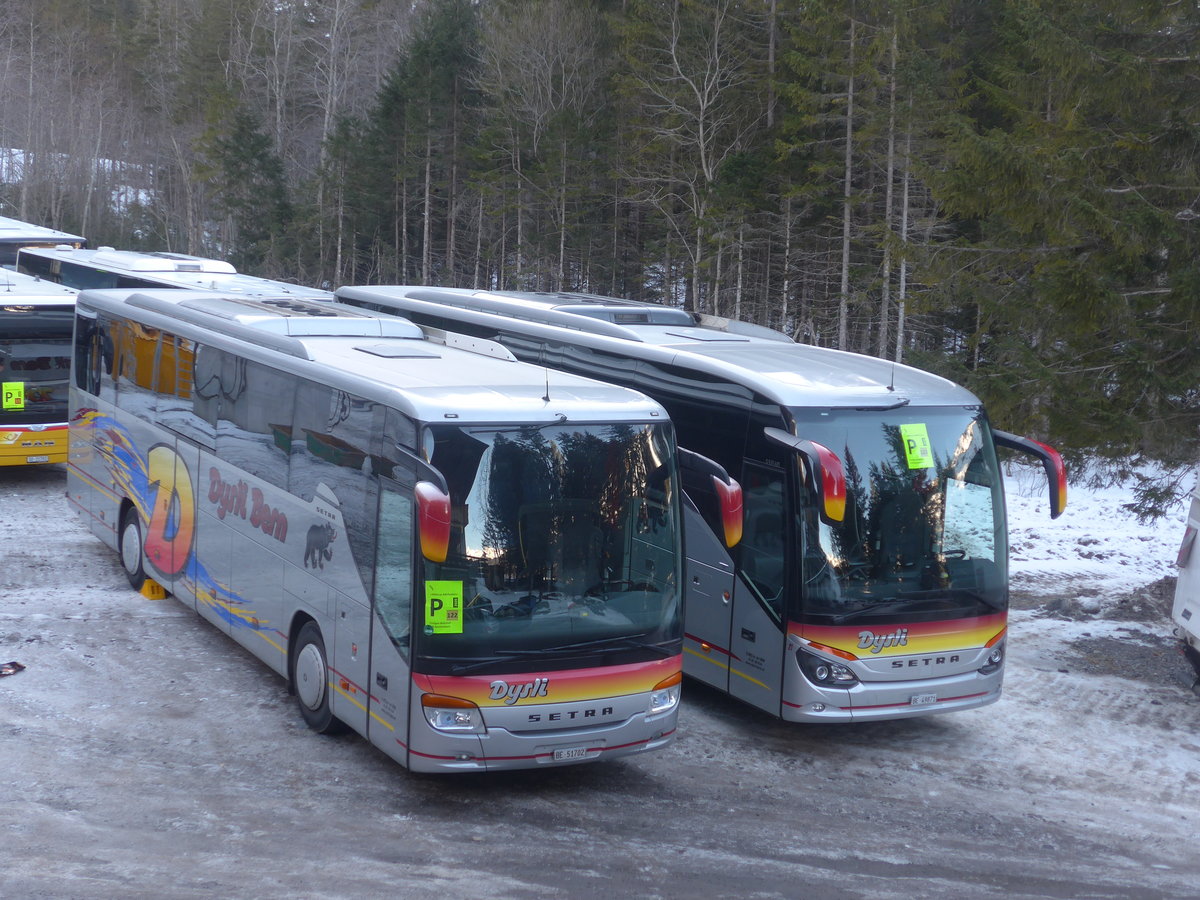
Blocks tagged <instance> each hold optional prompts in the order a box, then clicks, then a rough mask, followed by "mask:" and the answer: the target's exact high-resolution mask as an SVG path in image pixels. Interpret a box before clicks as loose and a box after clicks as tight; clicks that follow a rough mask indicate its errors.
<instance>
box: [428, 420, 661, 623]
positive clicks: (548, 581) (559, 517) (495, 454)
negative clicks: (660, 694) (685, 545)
mask: <svg viewBox="0 0 1200 900" xmlns="http://www.w3.org/2000/svg"><path fill="white" fill-rule="evenodd" d="M669 453H670V450H669V444H667V443H666V441H665V440H664V437H663V434H662V430H661V429H659V428H656V427H652V426H646V427H642V426H634V425H611V426H604V427H595V428H586V427H578V428H574V429H572V430H567V429H565V428H562V429H555V428H553V427H550V428H538V427H534V426H529V427H524V428H519V429H511V430H503V431H488V432H484V431H480V430H473V431H470V432H468V431H464V430H458V429H455V430H452V431H449V432H447V433H444V434H443V435H441V436H439V438H438V440H437V444H436V446H435V451H434V458H433V463H434V465H435V466H437V467H438V468H439V469H440V470H441V471H442V473H443V474H445V475H446V477H447V480H448V482H449V485H450V496H451V502H452V504H453V506H452V513H451V539H450V549H449V554H448V557H447V560H446V562H445V563H444V564H442V565H440V566H430V567H427V568H430V569H432V570H433V571H431V572H428V573H427V576H426V577H427V578H430V579H437V580H443V581H461V582H462V584H463V601H464V605H465V612H466V615H465V623H464V632H463V634H462V635H438V636H437V637H438V638H439V639H445V638H451V639H454V640H456V641H459V642H462V641H464V640H471V639H472V638H474V639H480V640H486V643H487V644H488V645H495V644H498V643H501V644H507V643H509V642H510V641H513V642H520V643H521V644H522V645H527V644H528V643H529V642H530V638H532V639H533V642H534V643H535V644H537V645H543V644H544V643H550V644H552V643H561V642H562V641H563V640H564V639H569V640H571V641H578V640H580V639H581V638H582V639H590V638H602V637H605V636H608V635H612V636H629V635H640V634H650V635H653V636H654V639H655V640H663V639H666V638H669V637H671V634H670V632H671V631H672V628H673V626H672V625H671V623H672V621H673V619H674V618H675V617H677V606H676V599H675V591H676V584H675V580H676V574H675V567H676V563H677V560H676V549H675V548H676V515H677V513H676V511H675V508H674V507H675V504H676V499H675V491H674V485H673V484H672V483H671V480H670V478H669V472H670V468H669V462H670V460H669Z"/></svg>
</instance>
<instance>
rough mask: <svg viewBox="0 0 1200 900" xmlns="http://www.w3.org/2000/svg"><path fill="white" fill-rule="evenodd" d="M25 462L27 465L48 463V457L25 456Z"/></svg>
mask: <svg viewBox="0 0 1200 900" xmlns="http://www.w3.org/2000/svg"><path fill="white" fill-rule="evenodd" d="M25 462H27V463H39V462H50V457H48V456H27V457H25Z"/></svg>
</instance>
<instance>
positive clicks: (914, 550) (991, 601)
mask: <svg viewBox="0 0 1200 900" xmlns="http://www.w3.org/2000/svg"><path fill="white" fill-rule="evenodd" d="M954 425H955V427H954V428H953V430H952V432H951V431H949V430H947V429H946V428H945V427H944V426H943V425H942V423H939V422H936V420H931V421H930V424H929V434H930V438H931V443H932V452H933V461H932V465H930V466H928V467H919V466H910V463H909V460H908V458H907V456H906V454H905V450H904V438H903V437H902V435H901V431H900V425H898V424H893V423H878V429H879V436H878V437H877V438H875V439H869V436H868V435H867V434H866V433H865V430H862V429H860V430H857V431H855V430H851V431H849V433H848V434H847V436H846V438H845V439H844V440H843V442H842V446H841V449H840V454H839V455H840V456H841V458H842V462H843V465H844V468H845V474H846V508H845V515H844V518H843V520H842V521H841V522H840V523H835V524H832V525H826V524H823V523H822V524H819V525H818V524H817V523H816V519H815V516H810V517H809V519H808V521H809V523H810V524H809V540H810V542H811V541H813V540H815V542H816V543H817V544H818V545H819V546H820V551H819V552H818V553H815V554H814V553H811V552H810V553H808V554H806V559H805V561H806V565H807V567H808V572H807V575H806V592H805V593H806V597H805V601H804V603H805V606H806V608H807V611H808V612H809V613H816V614H825V615H826V616H828V615H832V616H833V620H834V621H835V622H840V621H848V620H850V619H855V618H858V617H860V616H862V617H867V616H870V615H872V614H875V613H878V614H880V615H884V614H886V615H888V616H890V617H892V616H895V615H897V614H901V615H903V614H906V613H912V614H929V615H930V617H931V618H937V617H944V616H966V615H980V614H986V613H989V612H994V611H997V610H1000V609H1003V608H1004V606H1005V602H1006V601H1005V592H1004V584H1003V573H1002V570H1001V568H1000V567H999V566H998V564H997V562H996V559H997V556H996V540H995V537H996V519H995V515H996V512H997V510H998V509H999V506H998V503H997V501H996V500H995V499H994V497H993V491H994V487H995V484H996V481H997V476H996V473H995V472H994V470H993V469H992V467H991V466H990V465H989V463H988V460H987V457H986V456H985V454H984V452H983V443H982V440H981V437H980V425H979V423H978V421H970V422H969V424H968V425H967V428H966V429H965V430H962V429H961V428H960V426H961V425H962V420H961V419H959V420H956V421H955V422H954ZM860 460H865V464H864V462H862V461H860ZM813 531H816V532H817V534H816V535H813V533H812V532H813ZM810 546H811V543H810Z"/></svg>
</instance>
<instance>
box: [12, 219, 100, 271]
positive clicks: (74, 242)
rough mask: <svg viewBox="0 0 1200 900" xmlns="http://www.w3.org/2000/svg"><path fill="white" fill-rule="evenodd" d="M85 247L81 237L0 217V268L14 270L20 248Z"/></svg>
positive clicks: (84, 241) (85, 241)
mask: <svg viewBox="0 0 1200 900" xmlns="http://www.w3.org/2000/svg"><path fill="white" fill-rule="evenodd" d="M86 246H87V240H86V239H85V238H84V237H83V236H81V235H78V234H70V233H68V232H66V231H59V230H58V229H57V228H47V227H45V226H44V225H34V224H32V223H31V222H22V221H21V220H20V219H10V218H8V216H0V268H5V269H13V268H15V267H16V263H17V251H18V250H20V249H21V248H22V247H86Z"/></svg>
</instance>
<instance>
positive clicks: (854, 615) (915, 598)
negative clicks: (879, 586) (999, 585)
mask: <svg viewBox="0 0 1200 900" xmlns="http://www.w3.org/2000/svg"><path fill="white" fill-rule="evenodd" d="M962 598H968V599H971V600H976V601H978V602H980V603H982V604H983V605H984V606H987V607H989V608H991V609H996V610H1000V609H1003V608H1004V606H1003V604H1001V603H994V602H992V601H991V600H990V599H989V598H988V597H987V596H986V595H984V594H981V593H979V592H978V591H971V590H967V589H966V588H933V589H930V590H923V591H901V592H900V593H899V594H898V595H897V596H896V598H895V599H894V600H891V601H889V602H887V603H877V604H875V605H874V606H863V607H860V608H858V609H855V610H851V611H850V612H847V613H843V614H842V615H840V616H835V617H834V620H833V621H834V624H837V625H842V624H844V623H846V622H850V621H853V620H854V619H861V618H864V617H866V616H871V615H877V614H878V615H883V614H886V613H889V612H901V611H903V612H930V611H931V610H930V609H928V608H922V606H923V604H922V603H921V601H922V600H955V599H962Z"/></svg>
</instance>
